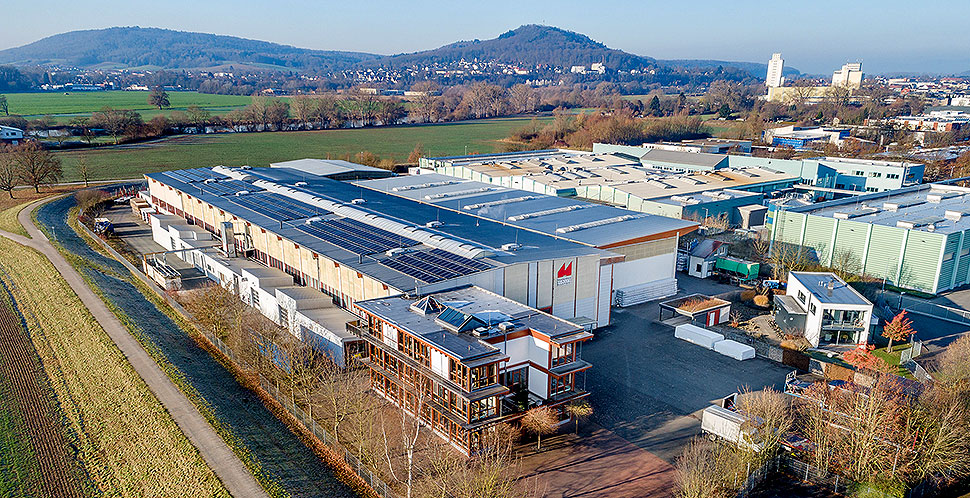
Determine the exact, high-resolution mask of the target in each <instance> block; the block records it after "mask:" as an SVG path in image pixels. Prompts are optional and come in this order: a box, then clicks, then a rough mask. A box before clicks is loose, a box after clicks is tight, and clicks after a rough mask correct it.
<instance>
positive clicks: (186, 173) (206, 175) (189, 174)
mask: <svg viewBox="0 0 970 498" xmlns="http://www.w3.org/2000/svg"><path fill="white" fill-rule="evenodd" d="M165 174H166V175H168V176H171V177H172V178H175V179H176V180H181V181H183V182H185V183H192V182H202V181H205V180H208V179H210V178H216V179H219V178H229V177H228V176H226V175H223V174H222V173H216V172H215V171H212V170H211V169H209V168H193V169H180V170H177V171H166V172H165Z"/></svg>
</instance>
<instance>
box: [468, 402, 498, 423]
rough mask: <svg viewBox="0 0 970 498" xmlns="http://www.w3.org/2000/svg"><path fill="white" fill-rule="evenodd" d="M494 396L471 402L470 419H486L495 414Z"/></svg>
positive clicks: (473, 420)
mask: <svg viewBox="0 0 970 498" xmlns="http://www.w3.org/2000/svg"><path fill="white" fill-rule="evenodd" d="M495 399H496V398H495V397H494V396H493V397H491V398H485V399H483V400H480V401H476V402H474V403H472V404H471V421H472V422H475V421H478V420H482V419H486V418H488V417H491V416H493V415H495V406H496V402H495Z"/></svg>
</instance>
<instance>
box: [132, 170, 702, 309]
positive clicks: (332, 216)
mask: <svg viewBox="0 0 970 498" xmlns="http://www.w3.org/2000/svg"><path fill="white" fill-rule="evenodd" d="M146 177H147V178H148V190H149V195H150V199H151V203H152V205H153V206H154V208H155V209H156V210H157V211H158V214H159V215H169V216H174V217H175V219H176V221H177V223H176V222H171V220H170V221H169V222H168V223H167V226H166V229H165V230H161V229H159V230H158V231H154V230H153V234H154V236H155V238H156V241H157V242H159V243H160V244H161V245H163V246H165V247H166V248H170V249H171V250H176V249H180V247H176V246H180V245H182V244H185V242H186V240H195V238H196V237H205V236H206V235H208V236H209V237H210V238H214V239H216V240H217V241H221V244H222V245H224V246H226V247H227V251H225V252H230V253H235V254H236V255H238V256H239V258H237V259H242V260H246V261H248V262H250V263H251V262H253V261H255V262H258V263H259V264H261V265H262V266H265V267H270V268H274V269H276V270H279V271H280V272H282V273H284V274H286V275H289V276H290V278H291V279H292V280H293V283H294V284H296V285H301V286H305V287H310V288H313V289H318V290H319V291H320V292H323V293H324V294H327V295H328V296H330V298H331V299H332V301H333V302H334V303H335V304H336V305H338V306H340V307H342V308H344V309H349V310H353V309H354V307H353V305H354V303H355V302H357V301H362V300H367V299H373V298H378V297H386V296H390V295H395V294H400V293H403V292H411V293H414V292H419V293H431V292H436V291H440V290H444V289H449V288H453V287H455V286H459V285H469V284H471V285H477V286H479V287H481V288H483V289H486V290H489V291H492V292H495V293H497V294H500V295H503V296H507V297H509V298H511V299H513V300H515V301H518V302H521V303H523V304H525V305H527V306H532V307H535V308H539V309H542V310H544V311H548V312H550V313H552V314H554V315H556V316H558V317H562V318H566V319H570V320H572V321H573V322H574V323H579V324H581V325H582V326H584V327H586V328H596V327H601V326H604V325H607V324H608V323H609V322H610V305H611V303H612V302H613V294H614V291H616V290H621V289H623V288H624V287H634V288H638V289H640V290H643V289H648V290H649V292H647V294H648V295H649V294H650V293H651V292H655V293H656V296H655V297H662V296H664V295H669V294H672V293H674V292H676V280H675V278H674V268H675V265H676V247H677V240H678V238H679V237H680V236H681V235H683V234H684V233H687V232H689V231H691V230H693V229H695V228H696V224H695V223H689V222H683V221H677V220H670V219H666V218H659V217H653V216H648V215H644V214H641V213H632V212H629V211H625V210H621V209H618V208H613V207H608V206H592V205H589V204H587V203H584V202H581V201H575V200H570V199H560V198H554V197H550V198H548V199H541V200H539V202H538V203H529V202H524V203H523V204H521V206H523V207H524V208H527V209H528V211H529V212H523V213H521V214H522V215H523V216H522V218H521V220H520V221H518V222H517V221H515V220H509V219H502V220H498V219H492V218H489V217H488V216H485V215H484V214H476V213H473V212H471V211H470V210H469V209H464V207H463V208H462V209H448V208H446V206H445V205H444V204H436V203H433V202H430V201H428V200H427V199H425V200H422V201H418V200H415V199H412V198H409V197H407V196H404V195H399V192H395V193H394V194H391V193H388V192H384V191H381V190H379V189H378V188H377V187H376V185H375V186H374V187H373V188H369V187H365V185H370V184H371V182H385V181H390V180H394V179H387V180H370V181H360V182H358V183H357V184H353V183H349V182H341V181H337V180H333V179H331V178H327V177H324V176H317V175H314V174H311V173H308V172H306V171H304V170H299V169H293V168H289V167H271V168H224V167H215V168H199V169H194V170H181V171H171V172H164V173H153V174H149V175H146ZM447 180H448V181H453V180H454V179H447ZM402 187H404V185H402ZM490 188H494V189H495V190H499V189H498V188H497V187H490ZM414 190H416V189H414ZM461 190H466V191H465V192H462V191H461ZM501 190H503V191H504V192H493V191H487V192H486V191H483V190H482V189H481V188H480V187H475V188H472V187H466V188H464V189H458V190H457V191H450V192H441V194H442V195H440V196H437V197H433V199H434V200H445V199H447V200H448V201H450V202H465V201H464V199H472V200H475V201H476V202H475V203H478V204H485V205H484V206H482V208H481V209H482V210H487V208H488V207H489V206H490V205H489V204H486V203H488V202H495V203H496V204H499V205H502V204H505V205H506V207H505V208H503V209H512V204H511V203H512V202H513V201H512V200H509V199H515V198H517V197H519V198H520V197H523V196H522V195H521V194H522V193H521V192H520V191H514V190H509V189H501ZM404 191H406V189H405V190H404ZM484 193H489V194H492V197H488V198H482V197H479V194H484ZM432 195H434V194H427V193H426V194H423V196H422V197H424V196H432ZM501 196H504V197H503V198H502V199H498V197H501ZM519 200H521V199H519ZM499 201H501V202H499ZM468 204H472V203H471V202H468ZM586 206H591V207H590V208H587V207H586ZM564 213H569V214H568V215H566V218H562V216H564ZM545 220H560V221H558V222H557V221H552V222H548V221H545ZM567 220H568V221H567ZM159 221H162V220H161V218H160V220H159ZM550 223H552V226H550ZM556 224H558V227H557V226H555V225H556ZM171 225H179V226H181V227H185V226H190V227H192V228H191V229H190V230H183V231H179V230H178V229H177V230H175V231H174V232H173V231H172V230H170V229H169V228H167V227H168V226H171ZM183 233H184V235H185V239H183V237H182V234H183ZM204 243H205V244H208V245H209V246H215V245H219V242H216V241H213V240H209V241H206V242H204ZM197 266H198V265H197ZM233 278H235V277H233ZM220 280H221V279H220ZM270 294H271V293H269V292H267V293H266V294H265V295H259V296H258V297H259V298H260V303H262V300H263V299H270ZM272 294H273V296H272V300H271V301H270V303H275V306H278V305H279V301H280V298H279V297H276V295H275V291H274V292H273V293H272ZM267 306H268V307H269V308H268V309H267V310H266V311H264V313H266V314H267V316H271V317H272V315H273V313H271V310H272V309H273V307H274V304H270V305H267ZM275 318H276V319H277V320H279V321H282V320H280V317H279V314H278V313H277V316H276V317H275Z"/></svg>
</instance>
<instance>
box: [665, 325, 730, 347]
mask: <svg viewBox="0 0 970 498" xmlns="http://www.w3.org/2000/svg"><path fill="white" fill-rule="evenodd" d="M674 337H676V338H678V339H682V340H685V341H687V342H690V343H692V344H697V345H698V346H701V347H705V348H707V349H714V344H715V343H716V342H718V341H723V340H724V336H723V335H721V334H718V333H717V332H711V331H710V330H707V329H705V328H702V327H698V326H697V325H692V324H689V323H685V324H682V325H678V326H677V328H675V329H674Z"/></svg>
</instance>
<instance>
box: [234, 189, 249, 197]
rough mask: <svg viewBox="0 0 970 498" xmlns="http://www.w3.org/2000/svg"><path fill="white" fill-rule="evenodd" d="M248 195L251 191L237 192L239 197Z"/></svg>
mask: <svg viewBox="0 0 970 498" xmlns="http://www.w3.org/2000/svg"><path fill="white" fill-rule="evenodd" d="M248 193H249V191H248V190H240V191H239V192H236V195H237V196H238V195H246V194H248Z"/></svg>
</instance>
